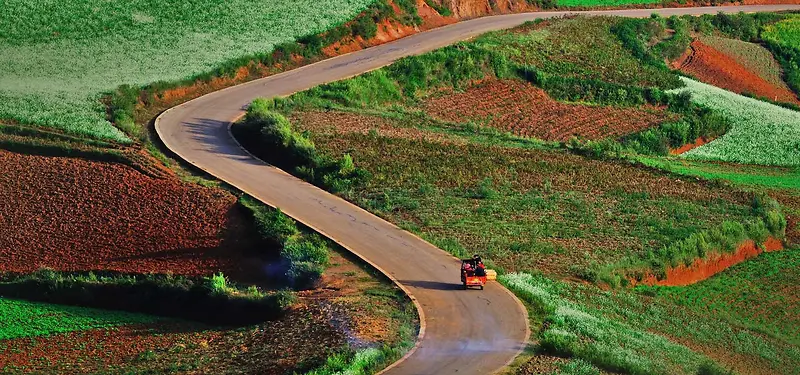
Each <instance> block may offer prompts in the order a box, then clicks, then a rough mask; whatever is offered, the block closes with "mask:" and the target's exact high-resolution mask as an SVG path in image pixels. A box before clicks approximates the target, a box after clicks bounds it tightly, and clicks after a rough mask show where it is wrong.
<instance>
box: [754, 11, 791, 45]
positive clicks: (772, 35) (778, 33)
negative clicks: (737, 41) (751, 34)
mask: <svg viewBox="0 0 800 375" xmlns="http://www.w3.org/2000/svg"><path fill="white" fill-rule="evenodd" d="M761 37H762V38H764V39H765V40H772V41H775V42H778V43H780V44H784V45H787V46H790V47H794V48H800V17H798V16H794V17H790V18H787V19H785V20H783V21H780V22H777V23H775V24H773V25H769V26H767V27H765V28H764V31H763V32H762V35H761Z"/></svg>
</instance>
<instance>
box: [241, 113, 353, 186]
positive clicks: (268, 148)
mask: <svg viewBox="0 0 800 375" xmlns="http://www.w3.org/2000/svg"><path fill="white" fill-rule="evenodd" d="M275 103H276V101H275V100H273V99H263V98H259V99H256V100H254V101H253V103H251V104H250V107H249V108H248V109H247V114H246V115H245V117H244V119H243V120H242V121H241V122H240V123H239V124H236V125H235V126H234V127H233V134H234V136H235V137H236V138H237V139H238V140H239V141H240V142H241V143H242V145H243V146H244V147H245V148H246V149H248V150H249V151H250V152H252V153H253V154H255V155H256V156H258V157H259V158H261V159H262V160H264V161H267V162H269V163H272V164H274V165H276V166H278V167H279V168H282V169H284V170H288V171H295V173H296V174H297V175H299V176H300V177H301V178H303V179H305V180H307V181H308V182H311V183H313V184H315V185H317V186H320V187H322V188H324V189H326V190H329V191H332V192H341V191H346V190H349V189H352V188H354V187H357V186H359V185H360V184H362V183H363V182H364V181H365V180H366V178H367V175H366V171H364V170H362V169H357V168H356V167H355V166H354V165H353V159H352V158H351V157H350V155H344V156H343V157H342V158H341V159H340V160H336V159H333V158H331V157H329V156H326V155H322V154H320V153H318V152H317V150H316V148H315V146H314V143H313V142H312V141H311V140H310V139H308V137H307V136H306V135H304V134H301V133H298V132H296V131H294V130H293V129H292V124H291V123H290V122H289V120H288V119H286V117H284V116H283V115H281V114H280V113H278V112H276V111H275Z"/></svg>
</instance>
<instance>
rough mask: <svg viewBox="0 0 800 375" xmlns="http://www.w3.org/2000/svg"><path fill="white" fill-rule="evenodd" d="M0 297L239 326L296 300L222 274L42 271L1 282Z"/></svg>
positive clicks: (278, 312)
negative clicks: (239, 283) (242, 285)
mask: <svg viewBox="0 0 800 375" xmlns="http://www.w3.org/2000/svg"><path fill="white" fill-rule="evenodd" d="M0 296H3V297H7V298H18V299H26V300H32V301H41V302H47V303H55V304H63V305H75V306H85V307H94V308H101V309H109V310H122V311H130V312H137V313H145V314H151V315H158V316H165V317H173V318H180V319H187V320H194V321H199V322H203V323H207V324H213V325H222V326H239V325H249V324H256V323H260V322H264V321H267V320H272V319H276V318H278V317H280V316H282V315H283V313H284V312H285V310H286V308H287V307H288V306H289V305H291V303H292V302H293V298H294V297H293V295H292V294H291V293H288V292H275V293H264V292H262V291H260V290H258V288H256V287H250V288H247V289H240V288H238V287H237V286H234V285H230V284H229V283H228V281H227V279H226V278H225V277H224V276H223V275H222V274H219V275H215V276H212V277H208V278H189V277H178V276H171V275H126V274H120V273H113V272H105V273H102V274H97V273H65V272H55V271H51V270H40V271H38V272H35V273H33V274H28V275H10V274H7V275H4V276H3V277H1V278H0Z"/></svg>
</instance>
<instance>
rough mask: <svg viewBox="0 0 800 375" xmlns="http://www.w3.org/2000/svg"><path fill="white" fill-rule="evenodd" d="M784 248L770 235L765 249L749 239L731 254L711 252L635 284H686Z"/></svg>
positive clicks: (765, 243)
mask: <svg viewBox="0 0 800 375" xmlns="http://www.w3.org/2000/svg"><path fill="white" fill-rule="evenodd" d="M778 250H783V243H781V241H780V240H777V239H775V238H772V237H770V238H769V239H767V240H766V241H765V242H764V250H762V249H761V248H760V247H758V246H756V244H755V243H754V242H753V241H751V240H747V241H745V242H744V243H742V244H741V245H739V248H737V249H736V251H734V252H733V253H729V254H718V253H714V254H710V255H709V256H708V257H706V259H697V260H695V261H694V263H692V265H690V266H688V267H687V266H685V265H680V266H678V267H675V268H669V269H667V277H666V278H664V279H663V280H659V279H658V278H656V276H654V275H650V276H648V277H645V278H644V279H642V281H639V282H633V283H634V284H645V285H661V286H685V285H692V284H694V283H697V282H700V281H703V280H705V279H708V278H709V277H711V276H714V275H716V274H718V273H720V272H722V271H724V270H726V269H728V268H730V267H733V266H735V265H737V264H739V263H742V262H744V261H745V260H747V259H750V258H754V257H757V256H759V255H760V254H761V253H763V252H764V251H768V252H769V251H778Z"/></svg>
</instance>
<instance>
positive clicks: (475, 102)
mask: <svg viewBox="0 0 800 375" xmlns="http://www.w3.org/2000/svg"><path fill="white" fill-rule="evenodd" d="M424 106H425V109H426V110H427V112H428V113H430V114H431V115H433V116H435V117H437V118H440V119H442V120H446V121H453V122H465V121H477V122H483V121H486V125H488V126H490V127H492V128H496V129H500V130H503V131H508V132H511V133H513V134H516V135H519V136H523V137H532V138H538V139H543V140H547V141H565V140H568V139H569V138H570V137H572V136H579V137H581V138H586V139H601V138H608V137H618V136H622V135H626V134H631V133H635V132H638V131H641V130H644V129H647V128H651V127H654V126H657V125H658V124H660V123H661V122H663V121H665V120H666V119H668V118H669V116H668V115H667V114H666V112H665V111H663V110H661V109H659V108H656V107H651V106H648V107H646V108H644V109H637V108H620V107H599V106H589V105H583V104H567V103H561V102H557V101H555V100H553V99H552V98H551V97H550V96H548V95H547V93H546V92H544V91H543V90H542V89H539V88H537V87H534V86H532V85H530V84H528V83H525V82H520V81H514V80H491V81H486V82H483V83H479V84H477V85H475V86H473V87H471V88H469V89H467V90H466V91H465V92H462V93H448V94H445V95H436V96H435V97H433V98H430V99H428V100H427V101H426V102H425V104H424Z"/></svg>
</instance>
